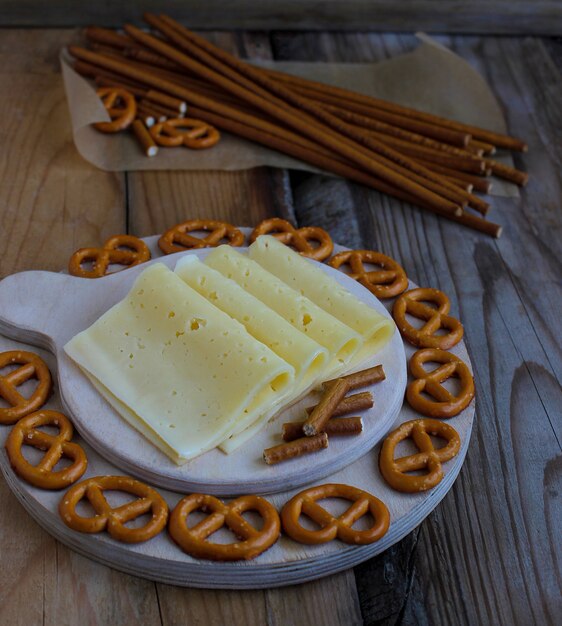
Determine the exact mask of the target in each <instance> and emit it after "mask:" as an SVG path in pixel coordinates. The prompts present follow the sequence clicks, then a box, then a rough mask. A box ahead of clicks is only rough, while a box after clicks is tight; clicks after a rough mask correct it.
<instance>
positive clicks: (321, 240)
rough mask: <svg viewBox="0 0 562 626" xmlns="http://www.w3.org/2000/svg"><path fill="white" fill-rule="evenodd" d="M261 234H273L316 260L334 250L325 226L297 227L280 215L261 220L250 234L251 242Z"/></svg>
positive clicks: (303, 254) (322, 259)
mask: <svg viewBox="0 0 562 626" xmlns="http://www.w3.org/2000/svg"><path fill="white" fill-rule="evenodd" d="M260 235H271V236H272V237H275V239H278V240H279V241H281V242H282V243H284V244H285V245H289V246H292V247H293V248H295V249H296V250H297V251H298V252H300V253H301V254H302V256H306V257H308V258H310V259H315V260H316V261H324V260H325V259H327V258H328V257H329V256H330V254H332V251H333V250H334V244H333V242H332V238H331V237H330V235H328V233H327V232H326V231H325V230H324V229H323V228H319V227H317V226H304V227H303V228H295V227H294V226H293V225H292V224H291V223H290V222H288V221H287V220H283V219H280V218H278V217H272V218H270V219H267V220H263V222H260V223H259V224H258V225H257V226H256V227H255V228H254V230H253V231H252V234H251V235H250V243H253V242H254V241H255V240H256V239H257V238H258V237H259V236H260ZM310 242H314V243H315V244H316V245H312V244H311V243H310Z"/></svg>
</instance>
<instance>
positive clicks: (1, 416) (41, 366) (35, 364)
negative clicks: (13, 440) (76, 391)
mask: <svg viewBox="0 0 562 626" xmlns="http://www.w3.org/2000/svg"><path fill="white" fill-rule="evenodd" d="M8 365H21V367H18V368H17V369H15V370H12V371H11V372H9V373H8V374H3V375H2V374H0V397H1V398H3V399H4V400H5V401H6V402H7V403H8V404H10V405H11V406H9V407H0V424H14V423H15V422H17V421H18V420H19V419H20V418H22V417H24V416H25V415H29V413H33V411H37V409H39V408H41V407H42V406H43V404H45V402H46V401H47V397H48V396H49V393H50V392H51V387H52V385H53V382H52V380H51V374H50V372H49V368H48V367H47V365H46V363H45V362H44V361H43V359H42V358H41V357H39V356H38V355H37V354H34V353H33V352H26V351H25V350H10V351H9V352H1V353H0V370H2V368H4V367H6V366H8ZM30 378H36V379H37V381H38V383H39V384H38V385H37V387H36V389H35V391H34V392H33V393H32V394H31V396H30V397H29V398H24V396H22V395H21V393H20V392H19V391H18V389H17V388H18V387H19V386H20V385H23V384H24V383H25V382H26V381H28V380H29V379H30Z"/></svg>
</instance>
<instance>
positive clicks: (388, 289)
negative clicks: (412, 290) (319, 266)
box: [328, 250, 408, 299]
mask: <svg viewBox="0 0 562 626" xmlns="http://www.w3.org/2000/svg"><path fill="white" fill-rule="evenodd" d="M364 263H370V264H372V265H379V266H381V267H382V270H378V269H377V270H370V271H368V270H366V269H365V267H364ZM328 265H331V266H332V267H335V268H336V269H341V267H342V266H345V265H349V266H350V268H351V273H350V274H348V276H349V277H350V278H353V279H355V280H356V281H357V282H359V283H360V284H361V285H363V287H366V288H367V289H368V290H369V291H370V292H371V293H372V294H373V295H375V296H376V297H377V298H382V299H384V298H393V297H394V296H397V295H398V294H401V293H402V292H403V291H405V290H406V289H408V278H407V276H406V272H405V271H404V269H403V268H402V266H401V265H399V264H398V263H397V262H396V261H395V260H394V259H391V258H390V257H389V256H386V255H385V254H381V253H380V252H375V251H373V250H348V251H346V252H340V253H339V254H336V255H334V256H333V257H332V258H331V259H330V260H329V262H328Z"/></svg>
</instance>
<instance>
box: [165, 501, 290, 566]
mask: <svg viewBox="0 0 562 626" xmlns="http://www.w3.org/2000/svg"><path fill="white" fill-rule="evenodd" d="M194 511H206V512H208V511H210V512H211V514H210V515H209V516H208V517H206V518H205V519H204V520H203V521H201V522H199V523H198V524H195V525H194V526H192V527H191V528H189V527H188V517H189V515H190V513H193V512H194ZM246 511H255V512H256V513H258V514H259V515H260V517H261V518H262V519H263V526H262V528H261V530H256V529H255V528H254V527H253V526H252V525H251V524H250V523H249V522H247V521H246V520H245V519H244V517H242V513H244V512H246ZM222 526H227V527H228V528H229V529H230V530H231V531H232V532H233V533H234V534H235V535H236V536H237V537H239V538H240V539H241V541H237V542H236V543H230V544H220V543H212V542H210V541H207V538H208V537H209V536H210V535H212V534H213V533H215V532H216V531H217V530H219V529H220V528H222ZM280 528H281V525H280V521H279V514H278V513H277V510H276V509H275V507H274V506H273V505H272V504H270V503H269V502H268V501H267V500H264V499H263V498H260V497H259V496H241V497H240V498H236V500H232V502H229V503H228V504H225V503H224V502H222V501H221V500H219V499H218V498H214V497H213V496H207V495H204V494H199V493H194V494H191V495H190V496H186V497H185V498H183V500H180V502H178V504H177V506H176V508H175V509H174V510H173V511H172V514H171V516H170V524H169V527H168V531H169V533H170V535H171V536H172V539H173V540H174V541H175V542H176V543H177V544H178V545H179V546H180V548H181V549H182V550H183V551H184V552H187V554H190V555H191V556H193V557H195V558H198V559H210V560H213V561H238V560H241V559H246V560H249V559H253V558H255V557H256V556H258V555H259V554H261V553H262V552H264V551H265V550H267V549H268V548H270V547H271V546H272V545H273V544H274V543H275V542H276V541H277V538H278V537H279V533H280Z"/></svg>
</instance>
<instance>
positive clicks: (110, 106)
mask: <svg viewBox="0 0 562 626" xmlns="http://www.w3.org/2000/svg"><path fill="white" fill-rule="evenodd" d="M96 93H97V94H98V96H99V97H100V98H101V100H102V102H103V106H104V107H105V110H106V111H107V112H108V114H109V117H110V118H111V122H97V123H96V124H94V128H95V129H96V130H99V131H101V132H102V133H118V132H119V131H120V130H125V129H126V128H128V127H129V126H130V125H131V124H132V123H133V121H134V119H135V116H136V114H137V103H136V101H135V97H134V96H133V94H131V93H129V92H128V91H126V90H125V89H121V88H119V87H100V88H99V89H97V90H96Z"/></svg>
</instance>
